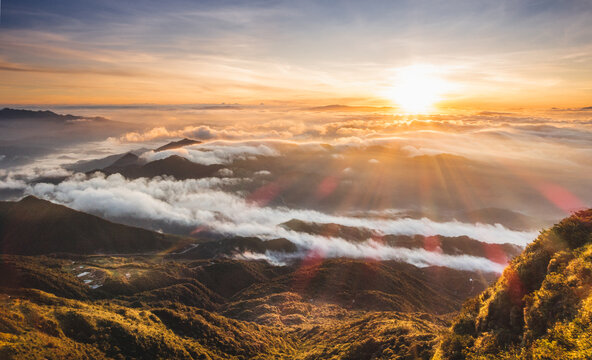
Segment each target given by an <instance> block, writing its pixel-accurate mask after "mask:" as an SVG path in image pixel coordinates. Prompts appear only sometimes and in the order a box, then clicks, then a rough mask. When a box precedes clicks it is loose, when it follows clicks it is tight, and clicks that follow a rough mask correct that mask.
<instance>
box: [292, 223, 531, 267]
mask: <svg viewBox="0 0 592 360" xmlns="http://www.w3.org/2000/svg"><path fill="white" fill-rule="evenodd" d="M282 226H284V227H286V228H288V229H290V230H294V231H299V232H305V233H308V234H314V235H322V236H335V237H340V238H343V239H346V240H349V241H352V242H362V241H366V240H368V239H372V240H374V241H376V242H380V243H385V244H388V245H390V246H394V247H404V248H408V249H418V248H419V249H425V250H428V251H435V252H441V253H444V254H449V255H472V256H480V257H485V258H489V259H490V260H492V261H495V262H498V263H501V264H505V263H506V262H507V261H509V260H510V259H512V258H513V257H515V256H516V255H518V254H520V252H521V251H522V248H520V247H519V246H516V245H513V244H488V243H484V242H482V241H479V240H475V239H471V238H469V237H467V236H458V237H446V236H421V235H415V236H406V235H381V234H379V233H377V232H375V231H372V230H370V229H365V228H361V227H351V226H343V225H339V224H331V223H329V224H321V223H313V222H305V221H301V220H297V219H292V220H290V221H288V222H285V223H283V224H282Z"/></svg>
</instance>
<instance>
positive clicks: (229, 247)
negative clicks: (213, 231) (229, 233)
mask: <svg viewBox="0 0 592 360" xmlns="http://www.w3.org/2000/svg"><path fill="white" fill-rule="evenodd" d="M297 250H298V249H297V247H296V245H294V243H292V242H290V241H289V240H287V239H272V240H261V239H259V238H256V237H231V238H225V239H222V240H215V241H208V242H204V243H201V244H198V245H197V246H196V247H194V248H192V249H189V250H187V251H185V252H183V253H182V254H177V255H171V256H172V257H175V258H182V259H212V258H216V257H231V256H233V255H240V254H242V253H244V252H251V253H258V254H265V252H267V251H279V252H284V253H293V252H296V251H297Z"/></svg>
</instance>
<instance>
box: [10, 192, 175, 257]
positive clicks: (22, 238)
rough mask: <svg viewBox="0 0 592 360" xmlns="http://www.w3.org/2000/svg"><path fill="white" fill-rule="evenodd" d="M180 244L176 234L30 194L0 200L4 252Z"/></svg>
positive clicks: (114, 250)
mask: <svg viewBox="0 0 592 360" xmlns="http://www.w3.org/2000/svg"><path fill="white" fill-rule="evenodd" d="M181 243H182V238H179V237H176V236H172V235H164V234H159V233H156V232H152V231H148V230H144V229H140V228H136V227H131V226H126V225H121V224H116V223H112V222H110V221H107V220H104V219H101V218H99V217H97V216H93V215H89V214H86V213H82V212H79V211H75V210H72V209H70V208H67V207H65V206H62V205H57V204H54V203H52V202H49V201H46V200H41V199H38V198H36V197H33V196H27V197H25V198H23V199H22V200H21V201H18V202H0V252H1V253H4V254H22V255H37V254H48V253H74V254H87V255H90V254H99V253H102V254H122V253H144V252H153V251H162V250H166V249H169V248H172V247H175V246H176V245H177V244H181Z"/></svg>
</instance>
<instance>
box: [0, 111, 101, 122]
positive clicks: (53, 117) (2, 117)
mask: <svg viewBox="0 0 592 360" xmlns="http://www.w3.org/2000/svg"><path fill="white" fill-rule="evenodd" d="M11 120H37V121H55V122H67V121H76V120H94V121H101V120H105V119H104V118H101V117H91V118H86V117H82V116H74V115H70V114H67V115H62V114H56V113H54V112H53V111H49V110H38V111H34V110H21V109H10V108H4V109H2V110H0V121H11Z"/></svg>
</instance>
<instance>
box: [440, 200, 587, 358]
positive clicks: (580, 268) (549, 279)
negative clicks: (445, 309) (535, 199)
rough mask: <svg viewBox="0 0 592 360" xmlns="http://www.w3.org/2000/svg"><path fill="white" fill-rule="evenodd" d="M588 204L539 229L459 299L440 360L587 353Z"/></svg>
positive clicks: (573, 355) (562, 356)
mask: <svg viewBox="0 0 592 360" xmlns="http://www.w3.org/2000/svg"><path fill="white" fill-rule="evenodd" d="M591 290H592V209H590V210H585V211H580V212H578V213H575V214H574V215H572V216H571V217H569V218H566V219H564V220H562V221H561V222H560V223H559V224H557V225H555V226H554V227H552V228H551V229H549V230H545V231H543V232H542V233H541V235H540V236H539V237H538V238H537V239H536V240H535V241H534V242H533V243H532V244H530V245H529V246H528V247H527V248H526V250H525V251H524V252H523V253H522V254H521V255H520V256H519V257H517V258H515V259H514V260H513V261H512V262H511V263H510V265H509V266H508V267H507V268H506V270H505V271H504V273H503V275H502V276H501V277H500V279H499V280H498V281H497V282H496V283H495V284H494V285H492V286H491V287H489V288H488V289H487V290H485V291H484V292H483V293H482V294H481V295H479V296H478V297H476V298H474V299H471V300H469V301H468V302H467V303H465V305H464V307H463V310H462V312H461V314H460V315H459V316H458V318H457V319H456V320H455V322H454V324H453V326H452V329H451V331H450V333H449V334H448V335H446V336H445V337H444V340H443V342H442V344H441V347H440V349H439V352H438V354H437V358H441V359H482V358H487V359H489V358H491V359H494V358H495V359H590V358H592V292H591Z"/></svg>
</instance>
